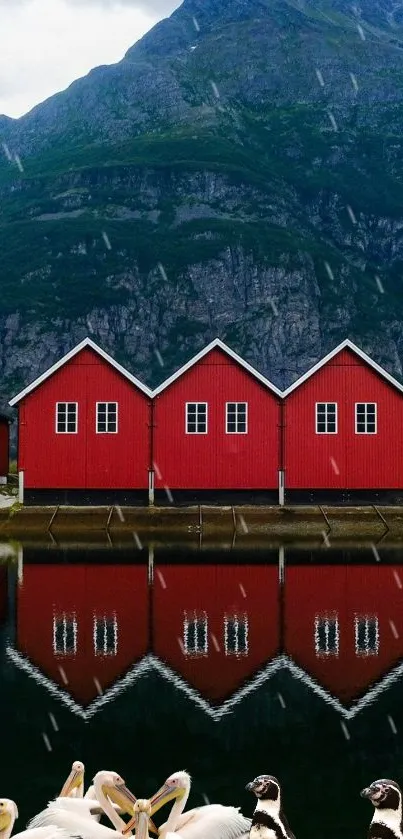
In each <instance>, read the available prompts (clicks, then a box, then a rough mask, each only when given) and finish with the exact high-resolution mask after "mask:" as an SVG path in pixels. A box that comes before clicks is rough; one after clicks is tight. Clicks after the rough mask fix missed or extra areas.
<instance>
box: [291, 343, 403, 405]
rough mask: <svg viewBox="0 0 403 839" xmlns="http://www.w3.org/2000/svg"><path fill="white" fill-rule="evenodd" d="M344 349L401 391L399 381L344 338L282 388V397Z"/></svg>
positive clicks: (402, 386)
mask: <svg viewBox="0 0 403 839" xmlns="http://www.w3.org/2000/svg"><path fill="white" fill-rule="evenodd" d="M344 349H349V350H351V351H352V352H353V353H355V354H356V355H358V356H359V358H362V360H363V361H365V362H366V364H368V365H369V366H370V367H372V369H373V370H375V371H376V372H377V373H379V375H380V376H382V378H383V379H386V381H387V382H389V384H391V385H393V387H395V388H396V389H397V390H400V393H403V385H402V384H400V382H398V381H397V379H395V378H394V377H393V376H391V375H390V373H387V372H386V370H384V369H383V367H380V366H379V364H377V363H376V361H373V359H372V358H370V357H369V355H367V354H366V353H365V352H364V351H363V350H360V348H359V347H357V346H356V344H353V342H352V341H350V339H349V338H346V340H345V341H342V342H341V344H339V345H338V346H337V347H335V349H334V350H332V351H331V352H329V353H328V354H327V355H325V356H324V358H321V360H320V361H318V362H317V364H314V365H313V367H310V368H309V370H307V372H306V373H304V374H303V375H302V376H300V377H299V379H297V381H296V382H294V384H292V385H290V387H288V388H286V390H284V391H283V393H282V396H283V398H284V397H286V396H288V395H289V393H292V392H293V390H296V388H297V387H299V386H300V385H302V384H303V383H304V382H306V381H307V379H310V377H311V376H313V375H314V373H316V372H317V370H320V369H321V367H324V365H325V364H327V363H328V361H330V360H331V359H332V358H334V356H335V355H337V353H339V352H340V351H341V350H344Z"/></svg>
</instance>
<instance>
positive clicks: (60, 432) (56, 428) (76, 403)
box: [55, 402, 78, 434]
mask: <svg viewBox="0 0 403 839" xmlns="http://www.w3.org/2000/svg"><path fill="white" fill-rule="evenodd" d="M59 405H66V406H67V405H74V406H75V409H76V430H75V431H67V429H66V431H59V429H58V427H57V426H58V415H59ZM67 422H68V408H67V407H66V426H67ZM55 431H56V434H78V402H56V416H55Z"/></svg>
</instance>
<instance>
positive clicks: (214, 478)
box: [153, 339, 280, 502]
mask: <svg viewBox="0 0 403 839" xmlns="http://www.w3.org/2000/svg"><path fill="white" fill-rule="evenodd" d="M279 397H280V391H279V390H277V388H276V387H274V385H272V384H271V383H270V382H269V381H268V380H267V379H266V378H265V377H264V376H262V375H261V374H260V373H258V372H257V371H256V370H254V368H253V367H251V366H250V365H249V364H247V362H245V361H243V359H242V358H240V357H239V356H238V355H236V353H234V352H233V351H232V350H230V349H229V347H227V346H226V345H225V344H223V343H222V341H220V340H218V339H217V340H215V341H213V342H212V343H211V344H209V345H208V346H207V347H205V349H204V350H202V351H201V352H199V353H198V354H197V355H196V356H194V358H192V359H191V360H190V361H189V362H188V363H187V364H185V365H184V366H183V367H181V368H180V370H178V371H177V372H176V373H175V374H174V375H173V376H171V377H170V378H169V379H168V380H167V381H165V382H163V384H162V385H160V387H158V388H157V389H156V390H155V391H154V392H153V398H154V399H153V401H154V417H153V428H154V443H153V462H154V472H155V487H156V497H157V498H158V500H162V501H163V500H167V499H168V501H172V500H173V501H174V502H177V501H178V500H181V499H186V500H198V501H202V500H208V499H210V498H213V497H214V498H215V499H220V500H222V501H223V500H225V499H226V498H228V500H234V499H237V500H240V499H241V498H242V493H243V494H244V497H245V498H246V499H248V500H249V501H253V499H254V498H255V497H260V498H262V499H263V498H264V499H265V500H267V501H275V500H276V499H277V487H278V469H279V444H278V440H279V418H280V398H279ZM171 493H172V494H171Z"/></svg>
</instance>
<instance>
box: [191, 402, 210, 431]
mask: <svg viewBox="0 0 403 839" xmlns="http://www.w3.org/2000/svg"><path fill="white" fill-rule="evenodd" d="M189 405H196V406H197V405H205V407H206V430H205V431H198V430H197V414H198V411H197V408H196V431H188V408H189ZM185 433H186V434H189V435H190V436H191V437H194V436H195V435H196V434H201V435H206V434H208V402H196V401H195V400H193V401H192V402H186V403H185Z"/></svg>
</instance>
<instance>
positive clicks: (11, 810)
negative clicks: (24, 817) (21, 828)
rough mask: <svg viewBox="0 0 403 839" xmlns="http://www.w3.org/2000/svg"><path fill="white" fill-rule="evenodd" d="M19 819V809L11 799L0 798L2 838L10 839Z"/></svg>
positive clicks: (0, 831)
mask: <svg viewBox="0 0 403 839" xmlns="http://www.w3.org/2000/svg"><path fill="white" fill-rule="evenodd" d="M16 819H18V807H17V805H16V803H15V801H12V800H11V798H0V837H1V839H10V836H11V833H12V830H13V827H14V822H15V820H16Z"/></svg>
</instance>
